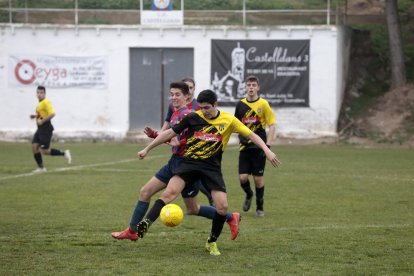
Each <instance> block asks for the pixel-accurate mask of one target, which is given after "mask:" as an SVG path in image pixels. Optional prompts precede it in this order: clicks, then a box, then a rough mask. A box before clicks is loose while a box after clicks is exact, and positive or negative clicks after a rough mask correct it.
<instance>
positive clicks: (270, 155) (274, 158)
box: [266, 150, 282, 167]
mask: <svg viewBox="0 0 414 276" xmlns="http://www.w3.org/2000/svg"><path fill="white" fill-rule="evenodd" d="M266 158H267V159H268V160H269V161H270V163H272V165H273V167H279V166H280V165H281V164H282V162H280V160H279V159H278V158H277V156H276V154H274V153H273V151H271V150H268V151H266Z"/></svg>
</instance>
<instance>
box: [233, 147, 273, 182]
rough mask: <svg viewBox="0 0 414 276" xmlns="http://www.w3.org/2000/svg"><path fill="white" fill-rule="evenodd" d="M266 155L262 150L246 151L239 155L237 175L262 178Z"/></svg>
mask: <svg viewBox="0 0 414 276" xmlns="http://www.w3.org/2000/svg"><path fill="white" fill-rule="evenodd" d="M265 166H266V155H265V154H264V151H263V150H262V149H246V150H243V151H241V152H240V154H239V174H251V175H254V176H263V174H264V169H265Z"/></svg>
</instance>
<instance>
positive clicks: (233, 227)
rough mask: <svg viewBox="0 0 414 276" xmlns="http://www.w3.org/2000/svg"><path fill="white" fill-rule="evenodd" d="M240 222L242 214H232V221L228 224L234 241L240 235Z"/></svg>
mask: <svg viewBox="0 0 414 276" xmlns="http://www.w3.org/2000/svg"><path fill="white" fill-rule="evenodd" d="M240 220H241V217H240V213H232V214H231V219H230V220H229V221H227V223H228V224H229V226H230V231H231V239H232V240H235V239H236V238H237V235H239V223H240Z"/></svg>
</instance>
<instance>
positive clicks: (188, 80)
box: [181, 77, 195, 86]
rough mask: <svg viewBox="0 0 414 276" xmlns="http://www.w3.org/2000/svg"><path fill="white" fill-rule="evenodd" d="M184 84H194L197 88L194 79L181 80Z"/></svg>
mask: <svg viewBox="0 0 414 276" xmlns="http://www.w3.org/2000/svg"><path fill="white" fill-rule="evenodd" d="M181 81H182V82H191V83H192V84H193V86H195V81H194V80H193V79H192V78H188V77H187V78H183V79H182V80H181Z"/></svg>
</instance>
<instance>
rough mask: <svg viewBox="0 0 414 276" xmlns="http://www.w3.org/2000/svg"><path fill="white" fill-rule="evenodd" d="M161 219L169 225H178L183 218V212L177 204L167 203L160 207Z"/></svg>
mask: <svg viewBox="0 0 414 276" xmlns="http://www.w3.org/2000/svg"><path fill="white" fill-rule="evenodd" d="M160 217H161V221H162V223H164V224H165V225H167V226H169V227H175V226H177V225H179V224H180V223H181V222H182V221H183V219H184V213H183V210H182V209H181V207H180V206H178V205H177V204H167V205H165V206H164V207H163V208H162V209H161V214H160Z"/></svg>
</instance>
